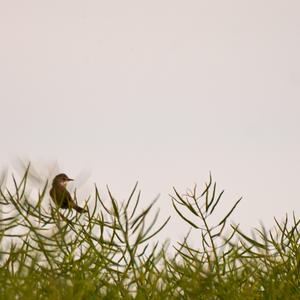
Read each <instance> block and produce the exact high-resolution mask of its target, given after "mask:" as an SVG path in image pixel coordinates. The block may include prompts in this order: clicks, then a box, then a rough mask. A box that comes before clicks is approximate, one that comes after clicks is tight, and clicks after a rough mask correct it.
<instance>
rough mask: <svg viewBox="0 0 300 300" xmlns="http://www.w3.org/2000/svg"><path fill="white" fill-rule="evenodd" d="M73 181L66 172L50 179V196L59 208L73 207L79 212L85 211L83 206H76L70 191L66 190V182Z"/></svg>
mask: <svg viewBox="0 0 300 300" xmlns="http://www.w3.org/2000/svg"><path fill="white" fill-rule="evenodd" d="M69 181H73V179H71V178H69V177H68V176H67V175H66V174H63V173H62V174H58V175H56V176H55V177H54V179H53V181H52V188H51V190H50V196H51V198H52V200H53V201H54V202H55V203H56V205H57V206H58V207H59V208H63V209H67V208H73V209H75V210H76V211H78V212H79V213H83V212H87V210H85V209H84V208H82V207H80V206H78V205H77V204H76V203H75V202H74V200H73V199H72V197H71V195H70V193H69V192H68V190H67V183H68V182H69Z"/></svg>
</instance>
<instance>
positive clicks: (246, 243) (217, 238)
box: [0, 169, 300, 299]
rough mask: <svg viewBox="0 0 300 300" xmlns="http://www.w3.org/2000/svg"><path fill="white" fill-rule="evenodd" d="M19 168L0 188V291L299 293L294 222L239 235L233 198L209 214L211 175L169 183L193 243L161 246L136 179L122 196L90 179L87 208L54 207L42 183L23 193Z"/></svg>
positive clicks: (161, 295)
mask: <svg viewBox="0 0 300 300" xmlns="http://www.w3.org/2000/svg"><path fill="white" fill-rule="evenodd" d="M28 172H29V169H27V170H26V172H25V174H24V176H23V177H22V178H21V180H20V181H19V182H17V180H16V179H15V178H14V177H13V179H12V183H13V189H10V190H9V189H6V188H5V187H3V186H2V187H1V190H0V205H1V206H0V241H1V242H0V243H1V244H0V299H133V298H136V299H299V295H300V291H299V261H300V253H299V222H300V221H299V220H297V218H296V216H293V218H292V224H291V225H290V222H289V220H288V217H286V219H285V220H284V222H283V223H282V224H281V223H280V222H278V221H277V220H275V223H276V227H275V228H274V229H273V230H271V231H267V230H266V229H265V228H264V227H262V228H261V229H257V230H256V231H255V232H253V234H252V235H251V236H249V235H246V234H245V233H243V232H242V231H241V230H240V229H239V227H238V226H233V225H231V224H230V222H229V218H230V216H231V215H232V213H233V212H234V210H235V208H236V207H237V205H238V203H239V202H240V200H241V199H239V200H238V201H236V202H235V203H234V205H233V206H232V208H231V209H229V210H228V211H227V212H226V213H225V214H224V215H222V216H221V217H219V219H218V220H217V216H218V215H220V205H221V198H222V196H223V191H221V192H218V191H217V185H216V183H213V180H212V178H211V176H210V178H209V182H208V183H207V184H206V185H205V186H204V188H203V189H202V190H200V191H198V188H197V186H195V187H193V189H191V190H188V191H187V192H185V193H183V194H181V193H180V192H178V190H177V189H175V188H174V193H173V195H171V199H172V204H173V207H174V209H175V211H176V212H177V214H178V215H179V216H180V217H181V218H182V219H183V220H184V222H186V223H187V224H189V225H190V226H191V230H193V231H195V233H196V235H197V236H198V237H199V241H200V242H201V243H200V246H199V247H195V246H191V244H190V242H189V236H188V235H187V236H186V238H185V239H184V240H183V241H180V242H178V243H177V245H175V246H174V249H175V253H174V254H172V255H170V254H169V252H168V249H167V247H166V244H165V243H164V242H160V243H158V242H156V243H155V244H153V238H154V237H155V236H156V235H157V233H159V232H160V231H161V230H162V229H163V228H164V227H165V226H166V224H167V222H168V221H169V219H170V218H167V219H166V220H164V221H163V222H162V224H160V225H158V226H157V225H156V223H157V220H158V211H157V212H156V213H155V214H154V216H153V214H152V210H153V207H154V204H155V202H156V200H154V201H153V202H152V203H151V204H150V205H149V206H148V207H146V208H145V209H143V210H140V209H139V203H140V197H141V192H140V191H138V190H137V184H136V185H135V186H134V188H133V190H132V192H131V194H130V196H129V197H128V199H127V200H126V201H124V202H122V203H120V202H118V201H117V200H116V199H115V198H114V196H113V193H112V192H111V191H110V189H109V188H108V187H107V194H108V199H109V203H106V202H107V201H104V200H103V198H102V196H101V195H100V192H99V190H98V188H97V187H96V186H95V192H94V196H93V197H90V198H89V199H88V206H89V212H88V214H85V215H80V214H76V213H72V212H71V211H67V212H66V213H64V215H62V214H61V213H60V212H59V210H58V209H57V208H56V207H51V208H49V207H47V206H46V205H45V200H46V199H47V198H48V192H47V191H48V184H47V182H45V183H44V185H43V187H42V189H41V190H40V192H39V193H38V195H37V196H36V198H35V199H34V198H33V197H30V196H29V192H28V190H27V189H28V186H27V179H28ZM217 212H218V214H216V213H217ZM151 216H152V219H151ZM149 218H150V220H148V219H149ZM216 220H217V221H216Z"/></svg>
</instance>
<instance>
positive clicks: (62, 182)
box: [52, 173, 73, 187]
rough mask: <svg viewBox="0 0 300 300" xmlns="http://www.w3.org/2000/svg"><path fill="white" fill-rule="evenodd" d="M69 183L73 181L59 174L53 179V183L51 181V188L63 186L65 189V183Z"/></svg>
mask: <svg viewBox="0 0 300 300" xmlns="http://www.w3.org/2000/svg"><path fill="white" fill-rule="evenodd" d="M69 181H73V179H71V178H69V177H68V176H67V175H66V174H64V173H61V174H58V175H56V176H55V177H54V179H53V181H52V185H53V186H57V185H60V186H64V187H66V186H67V183H68V182H69Z"/></svg>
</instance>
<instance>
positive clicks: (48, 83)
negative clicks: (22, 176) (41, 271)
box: [0, 0, 300, 236]
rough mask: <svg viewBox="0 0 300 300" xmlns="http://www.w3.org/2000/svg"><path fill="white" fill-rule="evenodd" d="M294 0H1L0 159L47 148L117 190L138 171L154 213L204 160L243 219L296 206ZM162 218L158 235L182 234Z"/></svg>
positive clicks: (299, 165)
mask: <svg viewBox="0 0 300 300" xmlns="http://www.w3.org/2000/svg"><path fill="white" fill-rule="evenodd" d="M299 12H300V2H299V1H296V0H295V1H292V0H291V1H277V0H266V1H261V0H260V1H258V0H251V1H241V0H236V1H224V0H219V1H202V0H197V1H174V0H172V1H171V0H170V1H165V0H160V1H141V0H136V1H87V0H86V1H74V0H72V1H71V0H70V1H66V0H63V1H62V0H60V1H53V0H52V1H40V0H39V1H32V0H28V1H17V0H16V1H4V0H0V43H1V46H0V104H1V106H0V107H1V108H0V109H1V118H0V128H1V129H0V130H1V149H0V153H1V156H0V164H1V165H2V166H4V165H11V162H12V161H13V160H14V159H15V157H16V156H19V157H27V158H30V159H31V160H33V161H39V162H41V161H43V162H51V161H55V160H57V162H58V164H59V166H60V168H61V170H62V171H64V172H66V173H67V174H68V175H69V176H70V177H72V176H75V177H76V175H77V174H79V173H80V172H81V171H82V170H89V171H91V176H90V178H89V183H87V186H88V187H90V188H92V184H93V182H97V184H98V185H99V186H100V188H104V187H105V184H109V185H110V187H111V189H112V191H113V192H114V193H115V194H116V195H117V196H118V197H120V198H121V199H125V198H126V196H127V195H128V194H129V192H130V189H131V188H132V187H133V185H134V183H135V181H136V180H139V182H140V188H141V189H142V191H143V194H144V197H143V199H144V204H145V205H146V203H147V202H150V200H152V199H153V198H154V197H155V196H156V195H157V194H158V193H161V197H160V200H159V202H158V206H159V207H161V209H162V213H163V214H164V215H169V214H173V208H172V206H171V201H170V199H169V197H168V193H170V192H171V189H172V186H173V185H175V186H176V187H178V188H179V190H182V191H184V190H185V188H187V187H190V186H192V185H193V184H194V183H195V182H198V183H199V184H200V185H202V184H203V183H204V181H205V180H206V179H207V177H208V174H209V171H211V172H212V175H213V177H214V179H215V180H216V181H217V183H218V184H219V186H220V188H224V189H225V190H226V193H225V196H224V201H225V202H226V203H225V204H224V213H225V211H226V210H225V207H226V208H228V207H229V206H230V205H231V204H232V203H233V202H234V201H235V200H237V199H238V197H239V196H243V197H244V200H243V202H242V203H241V205H240V207H239V208H238V210H237V212H236V213H235V215H234V217H233V219H234V220H235V221H236V222H241V223H242V224H243V226H245V227H247V226H248V227H251V226H256V225H257V224H258V222H259V221H260V220H262V221H263V222H264V223H265V224H272V217H273V216H276V217H278V218H279V219H281V218H283V217H284V214H285V213H286V212H289V213H291V212H292V211H293V210H294V211H295V212H296V214H298V213H299V208H300V199H299V198H300V191H299V186H300V184H299V183H300V158H299V156H300V155H299V154H300V132H299V125H300V120H299V116H300V103H299V101H300V97H299V96H300V71H299V70H300V55H299V53H300V18H299ZM75 184H76V182H75ZM89 184H90V186H89ZM79 188H80V187H79ZM172 222H173V223H171V224H170V226H169V227H168V229H167V233H166V235H167V236H172V235H173V236H182V235H183V234H184V232H185V231H184V232H183V231H182V230H183V227H182V226H181V225H180V224H181V223H179V222H178V221H177V220H176V218H174V220H173V221H172Z"/></svg>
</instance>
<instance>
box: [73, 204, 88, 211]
mask: <svg viewBox="0 0 300 300" xmlns="http://www.w3.org/2000/svg"><path fill="white" fill-rule="evenodd" d="M73 208H74V209H75V210H76V211H78V212H79V213H86V212H87V210H86V209H84V208H82V207H80V206H78V205H77V204H75V205H74V206H73Z"/></svg>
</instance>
